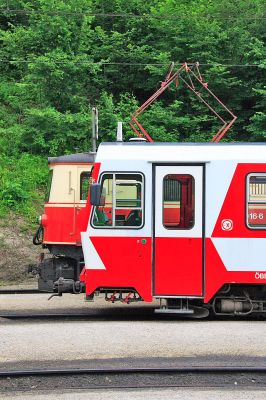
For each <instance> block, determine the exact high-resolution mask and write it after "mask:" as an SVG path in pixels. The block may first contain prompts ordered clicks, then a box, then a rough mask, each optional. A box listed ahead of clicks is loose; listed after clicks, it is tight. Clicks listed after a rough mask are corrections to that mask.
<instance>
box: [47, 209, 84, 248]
mask: <svg viewBox="0 0 266 400" xmlns="http://www.w3.org/2000/svg"><path fill="white" fill-rule="evenodd" d="M44 212H45V215H46V218H45V221H44V243H58V244H60V243H62V244H67V243H72V244H73V243H74V244H78V245H80V244H81V239H80V232H82V231H84V230H86V227H87V224H88V208H87V207H84V206H82V207H80V205H79V204H76V206H74V204H69V205H67V206H62V205H58V204H51V203H50V204H49V206H45V207H44Z"/></svg>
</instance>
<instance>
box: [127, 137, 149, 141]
mask: <svg viewBox="0 0 266 400" xmlns="http://www.w3.org/2000/svg"><path fill="white" fill-rule="evenodd" d="M129 142H148V140H147V139H146V138H144V137H132V138H130V139H129Z"/></svg>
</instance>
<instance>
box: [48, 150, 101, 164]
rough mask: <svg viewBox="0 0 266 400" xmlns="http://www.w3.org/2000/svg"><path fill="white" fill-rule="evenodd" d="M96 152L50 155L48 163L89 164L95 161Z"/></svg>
mask: <svg viewBox="0 0 266 400" xmlns="http://www.w3.org/2000/svg"><path fill="white" fill-rule="evenodd" d="M94 160H95V153H92V152H90V153H75V154H65V155H63V156H57V157H48V164H61V163H63V164H81V163H82V164H87V163H89V164H90V163H94Z"/></svg>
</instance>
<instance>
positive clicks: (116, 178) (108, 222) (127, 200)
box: [92, 173, 144, 229]
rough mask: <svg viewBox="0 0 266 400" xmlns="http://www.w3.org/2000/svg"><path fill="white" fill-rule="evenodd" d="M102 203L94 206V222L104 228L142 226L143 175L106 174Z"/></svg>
mask: <svg viewBox="0 0 266 400" xmlns="http://www.w3.org/2000/svg"><path fill="white" fill-rule="evenodd" d="M101 185H102V196H101V199H102V205H100V206H97V207H95V208H94V212H93V219H92V224H93V226H95V227H104V228H121V229H123V228H132V229H137V228H140V227H141V226H142V224H143V197H144V192H143V176H142V175H141V174H133V173H132V174H128V173H127V174H126V173H124V174H118V173H111V174H104V175H103V176H102V181H101Z"/></svg>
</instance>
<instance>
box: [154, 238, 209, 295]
mask: <svg viewBox="0 0 266 400" xmlns="http://www.w3.org/2000/svg"><path fill="white" fill-rule="evenodd" d="M155 276H156V280H155V293H156V294H157V295H177V296H182V295H188V296H190V295H191V296H200V295H201V294H202V239H201V238H156V239H155Z"/></svg>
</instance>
